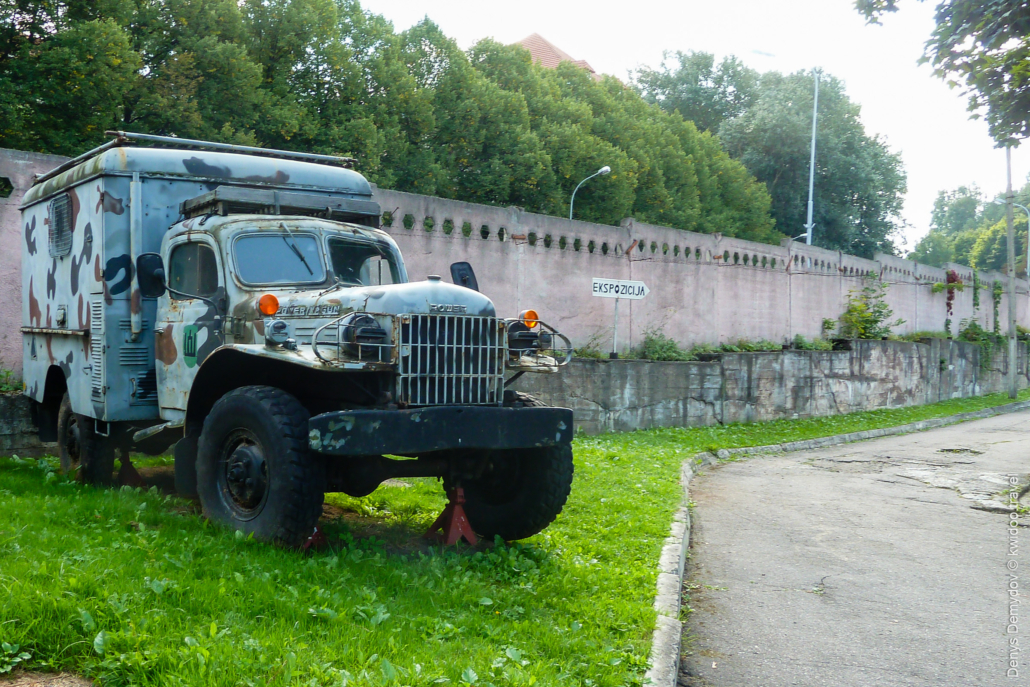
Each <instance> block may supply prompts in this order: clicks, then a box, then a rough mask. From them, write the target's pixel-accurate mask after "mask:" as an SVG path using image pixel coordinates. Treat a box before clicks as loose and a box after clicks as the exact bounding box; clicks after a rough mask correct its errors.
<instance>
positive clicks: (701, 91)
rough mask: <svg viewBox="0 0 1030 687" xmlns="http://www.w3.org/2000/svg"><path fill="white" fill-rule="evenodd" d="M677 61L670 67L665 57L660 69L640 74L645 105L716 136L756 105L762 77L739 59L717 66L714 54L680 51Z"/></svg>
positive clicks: (637, 83) (637, 85)
mask: <svg viewBox="0 0 1030 687" xmlns="http://www.w3.org/2000/svg"><path fill="white" fill-rule="evenodd" d="M675 59H676V62H677V64H675V65H672V66H670V65H669V63H668V60H669V54H668V53H663V55H662V64H661V66H660V67H659V68H658V69H650V68H647V67H645V68H643V69H639V70H637V73H636V75H635V78H634V80H633V86H634V88H636V90H637V92H638V93H640V95H641V96H642V97H643V98H644V100H645V101H647V102H649V103H656V104H658V105H659V106H660V107H661V108H662V109H663V110H665V111H667V112H678V113H679V114H680V116H682V117H683V119H686V120H688V121H691V122H694V124H695V125H696V126H697V128H698V129H701V130H702V131H713V132H714V131H718V129H719V126H720V125H721V124H722V123H723V122H724V121H726V120H727V119H732V118H734V117H737V116H740V115H741V114H743V113H744V111H745V110H747V109H748V108H749V107H751V105H752V104H754V101H755V98H756V96H757V90H758V81H759V74H758V72H756V71H755V70H753V69H750V68H748V67H746V66H744V64H743V63H742V62H741V61H740V60H738V59H737V58H736V57H734V56H732V55H730V56H729V57H725V58H723V60H722V61H721V62H719V64H718V65H716V64H715V56H714V55H712V54H711V53H706V52H694V51H690V52H686V53H684V52H680V51H676V54H675Z"/></svg>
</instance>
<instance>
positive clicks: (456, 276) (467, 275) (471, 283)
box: [451, 262, 479, 291]
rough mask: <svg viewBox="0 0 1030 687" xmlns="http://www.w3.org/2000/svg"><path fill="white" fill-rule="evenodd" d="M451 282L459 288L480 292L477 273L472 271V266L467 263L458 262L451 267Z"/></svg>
mask: <svg viewBox="0 0 1030 687" xmlns="http://www.w3.org/2000/svg"><path fill="white" fill-rule="evenodd" d="M451 280H452V281H453V282H454V283H455V284H457V285H458V286H464V287H465V288H467V289H472V290H473V291H479V282H478V281H476V273H475V272H474V271H473V270H472V265H470V264H468V263H467V262H456V263H454V264H452V265H451Z"/></svg>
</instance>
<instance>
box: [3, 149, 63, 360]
mask: <svg viewBox="0 0 1030 687" xmlns="http://www.w3.org/2000/svg"><path fill="white" fill-rule="evenodd" d="M66 159H67V158H64V157H59V156H57V155H40V154H39V153H26V152H23V151H20V150H6V149H3V148H0V177H6V178H7V179H9V180H10V181H11V184H12V185H13V186H14V191H12V192H11V195H10V196H8V197H7V198H0V324H2V326H0V368H2V369H6V370H14V371H15V372H16V373H18V374H19V375H20V374H21V355H22V347H21V332H20V331H19V328H20V327H21V245H22V242H23V241H24V240H25V230H24V227H22V226H21V218H20V216H19V212H18V205H19V204H20V203H21V198H22V196H23V195H25V192H26V191H27V190H29V187H30V186H32V178H33V175H34V174H41V173H43V172H47V171H49V170H51V169H53V168H54V167H56V166H58V165H59V164H61V163H62V162H64V161H65V160H66Z"/></svg>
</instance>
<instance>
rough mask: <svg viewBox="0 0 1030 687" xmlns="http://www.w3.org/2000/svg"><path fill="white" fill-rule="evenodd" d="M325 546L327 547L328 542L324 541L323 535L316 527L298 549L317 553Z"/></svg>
mask: <svg viewBox="0 0 1030 687" xmlns="http://www.w3.org/2000/svg"><path fill="white" fill-rule="evenodd" d="M327 546H329V540H328V539H326V536H325V534H323V533H322V531H321V530H320V529H318V528H317V527H316V528H315V531H314V532H312V533H311V536H310V537H308V538H307V540H306V541H305V542H304V543H303V544H301V545H300V548H301V551H318V550H320V549H324V548H325V547H327Z"/></svg>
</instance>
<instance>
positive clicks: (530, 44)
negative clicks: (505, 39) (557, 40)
mask: <svg viewBox="0 0 1030 687" xmlns="http://www.w3.org/2000/svg"><path fill="white" fill-rule="evenodd" d="M516 45H521V46H522V47H523V48H525V49H526V50H528V51H529V54H530V55H531V56H532V57H533V61H534V62H536V63H538V64H540V65H541V66H543V67H547V68H548V69H557V67H558V65H559V64H561V63H562V62H571V63H572V64H574V65H576V66H577V67H579V68H580V69H585V70H587V71H588V72H590V74H591V75H593V77H594V80H595V81H600V80H601V75H600V74H598V73H597V72H595V71H594V68H593V67H591V66H590V65H589V64H588V63H587V61H586V60H577V59H575V58H574V57H572V55H570V54H568V53H567V52H565V51H564V50H562V49H561V48H559V47H558V46H556V45H554V44H553V43H551V42H550V41H549V40H547V39H546V38H544V37H543V36H541V35H540V34H539V33H533V34H530V35H528V36H526V37H525V38H523V39H522V40H521V41H519V42H518V43H517V44H516Z"/></svg>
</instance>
